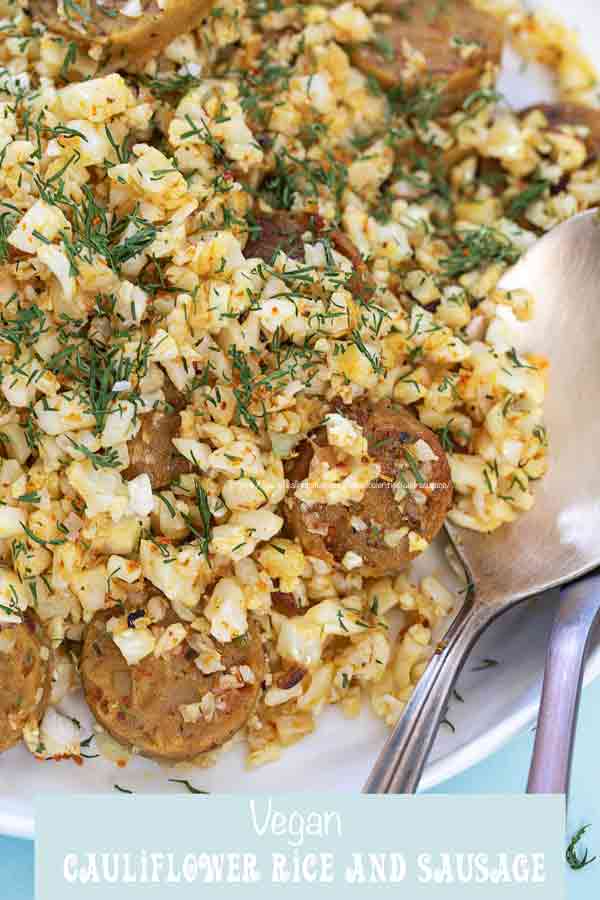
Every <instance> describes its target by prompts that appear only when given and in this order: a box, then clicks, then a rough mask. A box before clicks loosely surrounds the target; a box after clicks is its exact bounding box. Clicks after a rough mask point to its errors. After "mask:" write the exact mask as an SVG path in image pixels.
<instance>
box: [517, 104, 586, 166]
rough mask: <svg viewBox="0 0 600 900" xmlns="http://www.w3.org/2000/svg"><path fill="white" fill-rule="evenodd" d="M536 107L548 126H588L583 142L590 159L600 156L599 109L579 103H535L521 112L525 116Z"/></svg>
mask: <svg viewBox="0 0 600 900" xmlns="http://www.w3.org/2000/svg"><path fill="white" fill-rule="evenodd" d="M536 109H538V110H539V111H540V112H542V113H543V114H544V116H545V117H546V119H547V120H548V127H549V128H550V129H552V128H558V127H559V126H560V125H584V126H585V127H586V128H589V134H588V136H587V138H586V141H585V144H586V147H587V151H588V154H589V158H590V160H593V159H598V157H600V110H599V109H592V107H590V106H582V105H581V104H579V103H536V104H535V105H534V106H528V107H527V108H526V109H524V110H523V111H522V112H521V117H522V118H523V117H525V116H526V115H528V114H529V113H530V112H533V110H536Z"/></svg>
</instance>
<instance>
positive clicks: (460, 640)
mask: <svg viewBox="0 0 600 900" xmlns="http://www.w3.org/2000/svg"><path fill="white" fill-rule="evenodd" d="M495 612H496V610H494V608H493V607H491V606H485V605H480V604H476V605H472V604H471V603H465V605H464V606H463V607H462V609H460V610H459V612H458V613H457V615H456V618H455V619H454V622H453V623H452V625H451V626H450V628H449V630H448V632H447V634H446V635H445V637H444V638H443V640H442V641H440V643H439V645H438V648H439V649H438V651H437V652H436V653H435V654H434V655H433V657H432V659H431V661H430V663H429V665H428V666H427V669H426V670H425V672H424V673H423V675H422V676H421V678H420V679H419V682H418V684H417V686H416V688H415V690H414V692H413V694H412V696H411V698H410V700H409V702H408V704H407V705H406V708H405V710H404V712H403V713H402V717H401V719H400V721H399V722H398V724H397V725H396V727H395V728H394V730H393V732H392V734H391V735H390V737H389V738H388V740H387V742H386V744H385V746H384V748H383V750H382V751H381V753H380V754H379V756H378V758H377V761H376V763H375V765H374V767H373V770H372V772H371V774H370V776H369V779H368V781H367V783H366V784H365V786H364V788H363V793H365V794H414V793H415V791H416V790H417V787H418V784H419V780H420V778H421V773H422V772H423V768H424V767H425V763H426V762H427V757H428V756H429V751H430V750H431V747H432V744H433V741H434V739H435V736H436V734H437V730H438V728H439V726H440V723H441V721H442V719H443V718H444V715H445V712H446V708H447V705H448V700H449V698H450V692H451V690H452V688H453V687H454V684H455V683H456V679H457V678H458V675H459V672H460V670H461V669H462V666H463V664H464V662H465V659H466V658H467V656H468V653H469V651H470V649H471V647H472V646H473V644H474V643H475V641H476V640H477V638H478V637H479V635H480V634H481V632H482V631H483V630H484V628H485V627H486V626H487V625H488V624H489V622H491V620H492V618H494V614H495Z"/></svg>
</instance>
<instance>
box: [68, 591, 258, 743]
mask: <svg viewBox="0 0 600 900" xmlns="http://www.w3.org/2000/svg"><path fill="white" fill-rule="evenodd" d="M149 624H152V618H151V616H148V615H147V614H146V611H145V610H144V609H140V608H138V609H136V610H135V611H133V612H130V613H129V614H127V615H125V616H122V617H118V616H115V615H114V614H111V612H110V611H109V612H100V613H97V614H96V615H95V616H94V618H93V619H92V621H91V622H90V624H89V625H88V626H87V629H86V632H85V639H84V642H83V650H82V657H81V677H82V682H83V689H84V691H85V697H86V700H87V702H88V703H89V706H90V709H91V710H92V712H93V713H94V716H95V717H96V719H97V720H98V722H100V724H101V725H102V727H103V728H105V729H106V731H108V733H109V734H110V735H112V737H113V738H115V740H116V741H117V742H118V743H120V744H122V745H124V746H127V747H134V748H135V749H136V750H137V751H138V752H139V753H141V754H142V755H144V756H150V757H153V758H156V759H163V760H172V761H181V760H190V759H194V757H196V756H198V755H199V754H202V753H206V752H207V751H209V750H213V749H214V748H215V747H220V746H221V745H222V744H224V743H225V742H226V741H228V740H229V739H230V738H231V737H232V736H233V735H234V734H235V733H236V732H237V731H239V729H240V728H242V726H243V725H244V724H245V723H246V721H247V719H248V717H249V716H250V715H251V713H252V711H253V709H254V706H255V705H256V700H257V697H258V694H259V691H260V686H261V681H262V679H263V676H264V671H265V665H264V651H263V648H262V644H261V640H260V636H259V632H258V629H257V628H256V626H255V625H254V624H253V623H252V622H250V623H249V626H248V630H247V631H246V632H245V633H244V634H242V635H240V636H239V637H237V638H236V639H235V640H233V641H230V642H228V643H226V644H219V643H218V642H215V641H214V640H212V638H211V637H210V635H209V634H207V633H202V632H200V631H196V630H194V628H193V627H190V626H189V624H188V623H185V622H182V621H181V620H180V619H178V618H177V617H176V616H174V615H172V614H168V613H167V614H166V615H165V617H164V618H161V620H160V621H159V623H157V624H154V626H153V631H150V628H149V627H148V625H149Z"/></svg>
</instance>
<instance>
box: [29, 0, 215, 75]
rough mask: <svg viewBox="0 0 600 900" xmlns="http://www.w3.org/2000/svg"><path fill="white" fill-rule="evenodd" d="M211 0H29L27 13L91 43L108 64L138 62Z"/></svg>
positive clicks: (186, 26) (194, 23)
mask: <svg viewBox="0 0 600 900" xmlns="http://www.w3.org/2000/svg"><path fill="white" fill-rule="evenodd" d="M212 6H213V2H212V0H166V2H165V0H143V2H142V0H125V2H123V0H104V2H102V0H81V2H79V0H78V2H77V3H72V2H68V0H31V2H30V3H29V10H30V14H31V16H32V18H33V20H34V21H35V22H40V23H43V24H44V25H45V26H46V27H47V28H49V29H51V30H52V31H53V32H55V33H56V34H60V35H65V37H67V38H71V39H73V40H75V41H80V42H82V43H85V44H91V45H92V47H96V48H98V50H99V51H100V52H99V53H98V57H99V58H100V59H102V60H103V61H110V63H111V64H112V65H113V66H116V65H124V64H126V63H127V64H130V65H131V64H135V65H140V63H142V62H143V61H145V60H147V59H149V58H150V57H152V56H154V55H155V54H157V53H159V52H160V51H161V50H162V49H163V48H164V47H166V46H167V45H168V44H170V43H171V41H173V40H175V39H176V38H177V37H178V36H179V35H181V34H184V33H185V32H188V31H190V30H191V29H193V28H196V27H198V26H199V25H200V23H201V22H202V19H203V18H204V17H205V16H206V15H208V14H209V12H210V10H211V7H212Z"/></svg>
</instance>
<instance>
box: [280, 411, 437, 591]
mask: <svg viewBox="0 0 600 900" xmlns="http://www.w3.org/2000/svg"><path fill="white" fill-rule="evenodd" d="M339 412H341V413H342V414H343V415H344V416H346V417H347V418H350V419H352V420H354V421H355V422H357V423H358V424H359V425H361V426H362V428H363V429H364V434H365V437H366V438H367V439H368V448H369V456H370V457H371V458H372V459H373V460H374V461H376V462H377V463H378V464H379V465H380V467H381V476H380V479H379V480H378V481H377V483H375V482H372V483H371V485H370V486H369V487H368V488H367V490H366V493H365V495H364V498H363V499H362V501H361V502H360V503H354V504H351V505H350V506H344V505H341V504H320V503H317V504H312V505H308V504H303V503H302V502H301V501H300V500H298V498H297V497H296V496H295V494H294V491H293V489H292V490H290V492H289V493H288V496H287V497H286V500H285V502H284V514H285V518H286V522H287V525H288V528H289V529H290V531H291V532H292V533H293V534H294V535H295V536H296V537H297V538H298V539H299V541H300V543H301V544H302V546H303V547H304V550H305V551H306V552H307V553H308V554H309V555H311V556H316V557H318V558H320V559H324V560H326V561H327V562H329V563H331V564H334V563H339V562H341V560H342V559H343V557H344V555H345V554H346V553H348V552H353V553H356V554H358V555H359V556H360V557H361V558H362V560H363V566H364V570H365V571H367V572H368V574H369V575H373V576H379V575H385V574H389V573H392V572H397V571H400V570H402V569H404V568H406V566H407V565H408V563H409V562H410V560H411V559H413V558H414V557H415V556H416V555H417V553H414V552H413V553H411V552H410V550H409V539H408V536H406V537H404V538H403V539H402V541H401V543H399V544H398V546H396V547H389V546H386V544H385V543H384V533H385V532H386V531H389V530H396V529H401V528H403V527H408V528H409V529H410V531H414V532H416V533H417V534H419V535H420V536H421V537H423V538H424V539H425V540H426V541H427V542H430V541H431V540H433V538H434V537H435V535H436V534H437V533H438V531H439V530H440V528H441V527H442V525H443V523H444V519H445V517H446V513H447V512H448V509H449V508H450V505H451V502H452V482H451V478H450V468H449V466H448V460H447V458H446V454H445V453H444V451H443V449H442V447H441V444H440V442H439V440H438V439H437V437H436V435H435V434H434V433H433V432H432V431H430V430H429V428H425V426H423V425H421V423H420V422H419V421H418V420H417V419H416V418H415V417H414V416H413V415H411V414H410V413H409V412H408V411H407V410H405V409H404V408H402V407H399V406H396V405H394V406H392V405H391V404H389V403H385V402H380V403H377V404H375V405H370V404H369V403H367V402H357V403H354V404H352V406H348V407H346V406H341V407H340V408H339ZM419 439H421V440H424V441H426V443H427V444H429V446H430V447H431V449H432V450H433V452H434V454H435V456H436V459H435V460H434V461H433V462H431V463H429V464H428V466H429V470H428V475H427V484H423V485H419V492H420V493H422V494H425V495H426V497H427V501H426V503H425V504H423V505H420V504H418V503H416V502H415V500H414V499H412V498H411V495H410V493H409V494H408V497H407V498H406V500H405V502H404V504H403V505H399V504H398V503H397V502H396V500H395V498H394V494H393V489H392V484H393V483H394V482H396V481H398V480H401V475H400V471H401V466H404V467H405V466H406V462H407V455H406V454H407V451H408V453H409V454H411V448H413V447H414V444H415V443H416V441H417V440H419ZM325 444H326V435H325V433H324V430H323V429H319V430H317V432H315V433H314V434H312V435H311V436H310V439H309V440H306V441H305V442H304V443H303V444H302V445H301V447H300V450H299V454H298V456H297V457H296V458H295V459H294V460H293V461H291V462H290V463H289V464H288V466H287V470H286V475H287V477H288V478H289V479H290V482H291V483H292V485H293V484H294V483H296V484H297V483H298V482H301V481H303V480H304V479H306V477H307V475H308V472H309V467H310V462H311V460H312V457H313V454H314V451H315V447H319V446H323V445H325ZM411 458H412V459H413V460H414V452H413V453H412V454H411ZM353 517H357V518H359V519H361V520H362V521H363V522H364V523H365V525H366V526H367V527H366V528H365V530H363V531H355V530H354V529H353V528H352V522H351V520H352V518H353Z"/></svg>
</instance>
